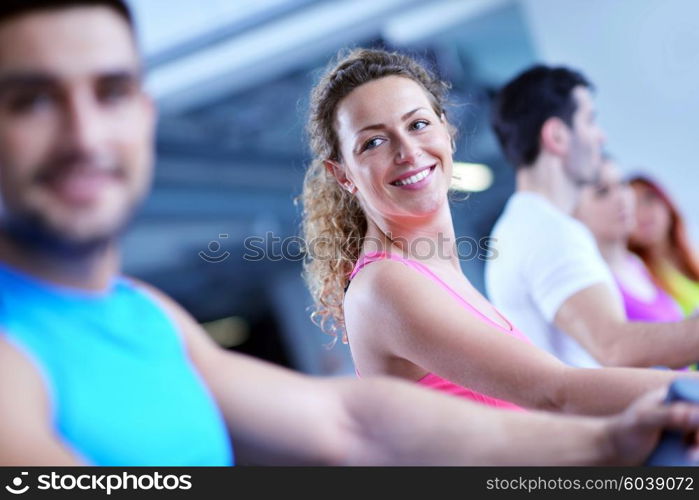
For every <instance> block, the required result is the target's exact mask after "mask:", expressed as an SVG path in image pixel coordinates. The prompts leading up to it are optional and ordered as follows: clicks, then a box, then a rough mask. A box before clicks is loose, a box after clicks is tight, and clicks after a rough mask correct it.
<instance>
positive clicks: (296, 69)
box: [124, 0, 699, 375]
mask: <svg viewBox="0 0 699 500" xmlns="http://www.w3.org/2000/svg"><path fill="white" fill-rule="evenodd" d="M130 4H131V6H132V8H133V10H134V14H135V16H136V22H137V27H138V31H139V38H140V43H141V47H142V50H143V51H144V53H145V60H146V65H147V70H148V75H147V86H148V88H149V90H150V92H151V93H152V95H153V96H154V98H155V99H156V102H157V104H158V107H159V109H160V121H159V128H158V137H157V153H158V160H157V166H156V181H155V187H154V191H153V193H152V195H151V197H150V199H149V201H148V202H147V204H146V205H145V207H144V208H143V210H142V211H141V213H140V215H139V217H138V218H137V220H136V221H135V223H134V225H133V227H132V228H131V230H130V231H129V233H128V234H127V235H126V237H125V239H124V248H125V269H126V272H127V273H129V274H132V275H135V276H138V277H140V278H142V279H144V280H146V281H149V282H151V283H153V284H155V285H156V286H158V287H160V288H161V289H162V290H164V291H165V292H167V293H168V294H170V295H171V296H173V297H174V298H175V299H176V300H178V301H179V302H180V303H181V304H183V305H184V306H185V307H186V308H187V309H188V310H189V311H190V312H191V313H192V314H193V315H194V316H195V317H196V318H197V319H198V320H199V321H200V322H202V323H204V324H205V326H206V328H207V329H208V331H209V332H210V333H211V335H212V336H213V337H214V338H215V339H216V340H217V341H218V342H220V343H221V344H222V345H224V346H226V347H229V348H231V349H236V350H239V351H242V352H247V353H249V354H252V355H254V356H257V357H261V358H264V359H267V360H270V361H272V362H275V363H279V364H282V365H285V366H289V367H291V368H293V369H296V370H300V371H303V372H306V373H311V374H325V375H341V374H349V373H352V366H351V360H350V357H349V350H348V347H347V346H346V345H343V344H342V343H340V342H338V343H337V344H336V345H335V347H333V348H332V349H328V348H326V347H325V346H326V345H327V344H328V342H330V341H331V340H332V339H331V338H330V337H329V336H327V335H324V334H323V333H321V332H320V330H319V329H318V328H317V327H316V326H314V325H313V324H312V323H311V321H310V319H309V313H310V312H309V310H308V307H309V306H310V298H309V296H308V293H307V292H306V289H305V286H304V284H303V281H302V279H301V257H302V256H301V255H300V254H299V248H298V242H297V241H296V239H295V237H296V236H297V235H298V234H299V229H298V226H299V221H300V210H299V207H297V206H295V205H294V198H295V197H296V196H297V195H298V194H299V193H300V189H301V183H302V178H303V172H304V168H305V165H306V164H307V162H308V160H309V153H308V148H307V144H306V141H305V137H304V123H305V118H306V113H307V103H308V93H309V90H310V88H311V86H312V85H313V84H314V82H315V81H316V80H317V78H318V77H319V75H320V73H321V72H322V71H323V69H324V68H325V66H326V65H327V63H328V61H329V60H330V59H331V58H332V57H333V56H334V54H335V53H336V52H337V50H338V49H340V48H344V47H357V46H380V47H386V48H389V49H398V50H403V51H407V52H409V53H411V54H413V55H415V56H417V57H418V58H420V59H421V60H423V61H425V62H427V63H428V64H429V65H430V66H431V67H432V68H434V69H435V70H436V71H437V72H438V74H439V75H440V76H441V77H442V78H443V79H446V80H449V81H450V82H451V83H452V92H451V101H452V102H453V103H454V105H453V106H452V107H451V108H450V110H449V113H450V119H451V120H452V121H453V122H455V124H456V125H457V126H458V127H459V131H460V135H459V139H458V144H457V153H456V160H457V161H459V162H464V163H470V164H477V165H480V166H476V167H473V166H468V165H463V166H462V168H464V169H466V170H464V171H465V172H470V173H469V174H468V175H466V179H465V181H466V186H465V188H466V189H469V190H471V191H472V192H471V194H470V195H469V196H468V198H467V199H466V200H465V201H459V202H455V203H454V205H453V208H454V221H455V225H456V230H457V236H462V235H468V236H472V237H474V238H475V239H476V240H478V239H479V238H481V237H484V236H487V235H488V234H489V231H490V229H491V227H492V225H493V223H494V222H495V220H496V218H497V216H498V215H499V213H500V210H501V209H502V206H503V204H504V202H505V200H506V199H507V197H508V196H509V195H510V194H511V192H512V190H513V187H514V180H513V175H512V172H511V170H510V168H509V166H508V165H507V164H506V162H505V161H504V159H503V158H502V155H501V154H500V151H499V148H498V146H497V144H496V141H495V138H494V136H493V134H492V131H491V130H490V127H489V119H488V116H489V100H490V97H491V96H492V93H493V92H494V90H495V89H497V88H499V87H500V86H501V85H502V84H503V83H504V82H505V81H506V80H508V79H509V78H511V77H512V76H514V75H515V74H516V73H517V72H519V71H520V70H522V69H524V68H525V67H527V66H529V65H531V64H533V63H535V62H544V63H548V64H565V65H569V66H571V67H574V68H577V69H580V70H582V71H583V72H584V73H585V74H586V75H587V76H588V77H589V78H590V79H591V80H592V81H593V82H594V84H595V86H596V89H597V90H596V96H597V107H598V115H599V121H600V123H601V124H602V126H603V127H604V129H605V131H606V133H607V144H608V149H609V151H610V152H611V153H612V154H613V155H614V156H615V157H616V158H617V159H618V160H619V161H620V163H621V164H622V166H623V167H624V168H625V169H626V171H627V172H629V173H630V172H635V171H644V172H647V173H651V174H653V175H654V176H655V177H657V178H658V179H659V180H660V181H661V182H663V183H664V184H665V185H666V186H667V187H668V188H669V190H670V192H671V193H672V194H673V196H674V197H675V198H676V199H677V200H678V201H679V203H680V205H681V206H682V208H683V210H684V213H685V215H686V216H687V219H688V222H689V224H690V228H689V229H690V232H691V234H692V235H693V236H694V237H695V238H696V237H697V235H699V218H698V217H697V216H695V213H696V212H697V208H698V207H699V202H698V201H697V199H696V196H695V189H694V186H698V185H699V169H697V168H696V167H697V165H696V163H697V160H696V157H695V155H694V152H695V149H696V146H695V143H696V139H697V135H698V132H699V118H698V113H699V2H696V1H695V0H634V1H615V2H610V1H608V0H433V1H429V0H427V1H426V0H205V1H197V0H131V1H130ZM495 248H497V244H495ZM262 249H264V251H262ZM263 253H264V257H263V258H260V256H261V255H262V254H263ZM463 269H464V272H465V273H466V274H467V276H468V277H469V278H470V279H471V281H472V282H473V283H474V284H475V285H476V286H477V287H478V288H480V289H481V290H482V288H483V276H482V274H483V262H482V261H481V260H479V259H478V258H473V259H467V260H466V259H465V260H464V261H463Z"/></svg>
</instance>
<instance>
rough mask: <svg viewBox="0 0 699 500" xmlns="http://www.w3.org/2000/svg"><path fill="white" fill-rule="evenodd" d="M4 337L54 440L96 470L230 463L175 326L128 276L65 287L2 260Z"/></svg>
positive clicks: (217, 418) (220, 424)
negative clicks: (33, 372)
mask: <svg viewBox="0 0 699 500" xmlns="http://www.w3.org/2000/svg"><path fill="white" fill-rule="evenodd" d="M0 335H4V336H5V337H6V338H7V339H8V340H9V341H10V342H11V343H12V344H13V345H15V346H16V347H17V348H18V349H20V351H22V352H23V353H24V354H25V355H26V356H27V357H28V358H29V359H31V360H32V361H33V362H34V363H35V365H36V367H37V368H38V370H39V371H40V373H41V374H42V376H43V378H44V382H45V384H46V388H47V390H48V392H49V395H50V398H51V407H52V419H53V422H54V425H55V429H56V432H57V434H58V435H59V436H60V437H61V438H62V439H63V440H64V441H65V443H66V444H67V445H68V446H69V447H71V448H72V449H73V450H74V451H75V452H76V453H77V454H78V455H80V456H81V457H82V458H83V459H85V460H86V461H87V462H89V463H92V464H95V465H117V466H127V465H149V466H169V465H180V466H184V465H232V464H233V450H232V447H231V444H230V439H229V436H228V434H227V431H226V427H225V424H224V421H223V418H222V416H221V413H220V412H219V409H218V407H217V406H216V404H215V402H214V400H213V398H212V396H211V394H210V393H209V392H208V390H207V388H206V386H205V385H204V382H203V381H202V379H201V378H200V376H199V375H198V373H197V372H196V371H195V369H194V366H193V365H192V363H191V362H190V360H189V358H188V357H187V354H186V351H185V347H184V343H183V341H182V339H181V337H180V334H179V332H178V331H177V330H176V328H175V325H174V324H173V323H172V322H171V321H170V319H169V318H168V317H167V315H166V314H165V313H164V311H162V309H161V308H160V307H159V306H158V304H157V303H156V302H155V301H154V300H153V299H152V298H151V297H150V296H149V295H148V294H147V293H145V292H143V291H141V290H140V289H139V288H138V287H137V286H136V285H135V284H133V283H132V282H131V281H129V280H128V279H126V278H121V277H120V278H116V279H115V280H114V282H113V285H112V286H111V287H110V289H109V291H107V292H104V293H99V294H98V293H90V292H84V291H78V290H76V289H67V288H63V287H59V286H55V285H52V284H49V283H45V282H42V281H39V280H37V279H34V278H31V277H29V276H26V275H24V274H22V273H20V272H17V271H16V270H13V269H11V268H9V267H7V266H5V265H4V264H2V263H0Z"/></svg>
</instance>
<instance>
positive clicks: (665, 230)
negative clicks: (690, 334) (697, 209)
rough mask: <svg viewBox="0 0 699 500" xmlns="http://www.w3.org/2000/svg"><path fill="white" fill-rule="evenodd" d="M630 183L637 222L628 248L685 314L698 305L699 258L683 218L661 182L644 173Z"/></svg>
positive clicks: (696, 308)
mask: <svg viewBox="0 0 699 500" xmlns="http://www.w3.org/2000/svg"><path fill="white" fill-rule="evenodd" d="M630 184H631V186H632V187H633V189H634V191H635V192H636V216H637V220H638V224H637V226H636V229H635V231H634V232H633V233H632V235H631V238H630V241H629V248H630V250H631V251H633V252H635V253H636V254H638V256H639V257H641V259H643V261H644V262H645V264H646V266H647V267H648V269H649V270H650V272H651V274H652V275H653V277H654V278H655V280H656V281H657V282H658V284H659V285H660V286H662V287H663V288H664V289H665V290H666V291H667V292H668V293H670V294H671V295H672V296H673V297H674V298H675V300H676V301H677V302H678V303H679V304H680V307H682V310H683V311H684V313H685V315H687V316H689V315H692V314H694V313H695V312H697V310H698V309H699V262H698V261H697V258H696V255H695V253H694V251H693V250H692V248H691V245H690V243H689V238H688V236H687V231H686V229H685V224H684V220H683V218H682V216H681V214H680V212H679V210H678V209H677V206H676V205H675V203H674V202H673V201H672V200H671V199H670V197H669V196H668V195H667V193H666V192H665V190H664V189H663V188H662V187H660V185H659V184H658V183H657V182H656V181H654V180H652V179H650V178H648V177H645V176H635V177H633V178H631V179H630Z"/></svg>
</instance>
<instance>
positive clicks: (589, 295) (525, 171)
mask: <svg viewBox="0 0 699 500" xmlns="http://www.w3.org/2000/svg"><path fill="white" fill-rule="evenodd" d="M493 127H494V129H495V132H496V134H497V136H498V139H499V141H500V144H501V146H502V149H503V151H504V153H505V156H506V157H507V159H508V160H509V162H510V163H511V164H512V165H513V166H514V167H515V170H516V177H517V189H516V192H515V193H514V194H513V195H512V197H511V198H510V199H509V200H508V202H507V205H506V206H505V209H504V211H503V213H502V215H501V216H500V218H499V220H498V221H497V223H496V225H495V227H494V229H493V232H492V236H493V237H494V238H495V239H496V241H497V245H498V253H499V255H498V258H497V259H494V260H491V261H489V262H488V263H487V264H486V287H487V291H488V295H489V296H490V298H491V300H492V301H493V303H494V304H495V306H496V307H498V308H499V309H500V310H502V311H503V313H504V314H506V315H507V316H508V317H510V318H511V319H512V321H513V322H514V323H515V324H517V325H519V326H520V328H522V330H523V331H524V332H525V333H526V334H527V335H528V336H529V337H530V338H531V339H532V340H533V341H534V342H535V343H536V344H537V345H538V346H540V347H542V348H544V349H546V350H547V351H549V352H551V353H553V354H554V355H556V356H558V357H559V358H560V359H561V360H563V361H565V362H567V363H569V364H571V365H575V366H582V367H598V366H600V365H606V366H638V367H650V366H655V365H664V366H668V367H672V368H679V367H683V366H686V365H689V364H691V363H692V362H694V361H696V360H697V359H699V322H698V321H699V320H696V319H692V320H687V321H685V322H681V323H673V324H659V323H630V322H627V321H626V317H625V313H624V309H623V304H622V302H621V299H620V296H619V294H618V290H617V287H616V284H615V282H614V279H613V278H612V275H611V273H610V271H609V269H608V267H607V266H606V264H605V262H604V260H603V259H602V257H601V255H600V254H599V251H598V249H597V246H596V244H595V240H594V238H593V237H592V235H591V234H590V232H589V231H588V229H587V228H586V227H584V226H583V225H582V224H581V223H580V222H578V221H577V220H575V219H573V218H572V217H571V215H570V214H571V213H572V211H573V209H574V207H575V205H576V203H577V199H578V195H579V193H580V190H581V188H582V187H583V186H584V185H586V184H592V183H595V182H596V180H597V176H598V172H599V169H600V164H601V156H602V146H603V142H604V135H603V133H602V131H601V129H600V128H599V126H598V125H597V122H596V119H595V108H594V103H593V99H592V95H591V85H590V83H589V82H588V80H587V79H586V78H585V77H584V76H583V75H582V74H580V73H579V72H576V71H573V70H571V69H568V68H564V67H547V66H535V67H532V68H530V69H528V70H526V71H524V72H523V73H521V74H520V75H518V76H517V77H516V78H514V79H513V80H512V81H510V82H509V83H508V84H507V85H505V86H504V87H503V88H502V90H501V91H500V92H499V94H498V95H497V97H496V100H495V102H494V108H493Z"/></svg>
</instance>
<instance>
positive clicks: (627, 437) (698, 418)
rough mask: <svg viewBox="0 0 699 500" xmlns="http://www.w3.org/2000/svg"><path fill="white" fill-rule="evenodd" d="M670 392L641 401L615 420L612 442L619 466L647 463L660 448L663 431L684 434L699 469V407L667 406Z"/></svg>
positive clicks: (681, 404)
mask: <svg viewBox="0 0 699 500" xmlns="http://www.w3.org/2000/svg"><path fill="white" fill-rule="evenodd" d="M666 394H667V389H658V390H655V391H652V392H649V393H648V394H646V395H644V396H642V397H640V398H639V399H638V400H636V401H635V402H634V403H633V404H631V405H630V406H629V407H628V409H627V410H626V411H624V412H623V413H621V414H619V415H617V416H614V417H611V419H610V425H609V442H610V443H611V447H612V450H611V456H612V457H613V458H612V460H613V462H614V463H615V464H617V465H638V464H640V463H643V462H644V461H645V460H646V459H647V458H648V456H649V455H650V454H651V452H652V451H653V450H654V449H655V447H656V446H657V445H658V439H659V438H660V434H661V432H662V431H663V430H665V429H668V430H676V431H684V432H685V433H687V441H686V442H687V443H688V450H689V453H690V455H689V457H690V460H691V461H693V462H694V463H696V464H697V465H699V405H697V404H692V403H687V402H676V403H671V404H667V403H665V402H664V400H665V395H666Z"/></svg>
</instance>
